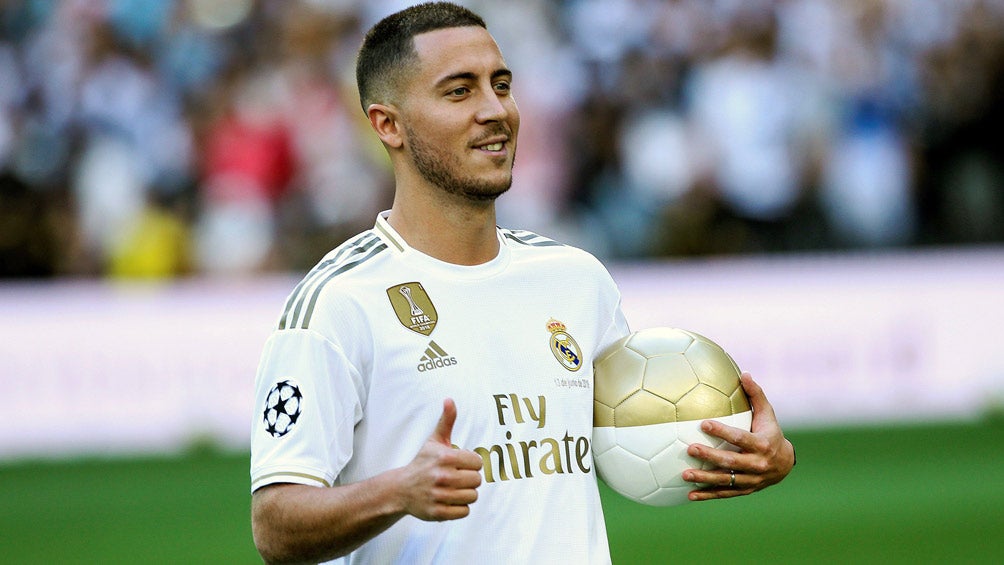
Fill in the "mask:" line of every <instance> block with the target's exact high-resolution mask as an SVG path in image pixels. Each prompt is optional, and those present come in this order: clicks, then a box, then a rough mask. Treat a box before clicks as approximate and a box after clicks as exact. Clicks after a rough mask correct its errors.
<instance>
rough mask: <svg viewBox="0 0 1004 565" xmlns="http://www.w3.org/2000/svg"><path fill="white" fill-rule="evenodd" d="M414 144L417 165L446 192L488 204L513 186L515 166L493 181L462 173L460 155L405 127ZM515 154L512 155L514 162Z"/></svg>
mask: <svg viewBox="0 0 1004 565" xmlns="http://www.w3.org/2000/svg"><path fill="white" fill-rule="evenodd" d="M405 130H406V133H407V135H408V140H409V141H410V145H411V158H412V162H414V163H415V169H416V170H418V172H419V174H420V175H422V178H424V179H425V180H426V181H428V182H429V183H431V184H433V185H435V186H438V187H439V188H441V189H443V191H444V192H446V193H447V194H451V195H454V196H460V197H462V198H464V199H466V200H469V201H471V202H475V203H483V204H488V203H491V202H494V201H495V200H496V199H497V198H498V197H499V196H502V195H503V194H505V193H506V191H508V190H509V188H510V187H511V186H512V168H511V166H510V169H509V175H508V176H507V177H506V178H505V179H504V180H499V181H491V180H488V179H485V178H477V177H472V176H469V177H462V176H460V175H459V174H457V169H459V168H460V164H459V163H458V162H457V161H458V160H457V158H456V157H455V156H453V155H449V154H447V153H446V152H445V151H440V150H438V149H436V148H434V147H433V146H432V145H430V144H426V143H425V141H424V140H423V139H422V138H421V136H418V135H416V134H415V132H414V131H412V130H411V128H408V127H405ZM515 161H516V158H515V155H514V156H513V163H515Z"/></svg>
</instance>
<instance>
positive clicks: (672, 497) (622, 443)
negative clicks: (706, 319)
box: [593, 327, 753, 506]
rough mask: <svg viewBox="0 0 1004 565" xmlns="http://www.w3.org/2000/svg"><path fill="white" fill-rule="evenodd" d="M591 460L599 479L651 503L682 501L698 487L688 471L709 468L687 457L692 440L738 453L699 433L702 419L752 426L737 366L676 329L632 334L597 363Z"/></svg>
mask: <svg viewBox="0 0 1004 565" xmlns="http://www.w3.org/2000/svg"><path fill="white" fill-rule="evenodd" d="M593 368H594V375H595V387H594V397H593V398H594V403H593V459H594V461H595V464H596V470H597V472H598V473H599V476H600V478H601V479H603V481H604V482H605V483H606V484H607V485H608V486H610V488H612V489H613V490H615V491H616V492H618V493H620V494H621V495H623V496H625V497H627V498H629V499H631V500H635V501H637V502H641V503H643V504H648V505H650V506H675V505H678V504H683V503H685V502H687V500H688V499H687V494H688V493H689V492H690V491H692V490H694V489H695V488H698V487H697V486H695V485H694V484H693V483H688V482H686V481H684V480H683V477H682V473H683V471H684V470H685V469H702V468H703V469H710V468H712V467H713V466H712V465H710V464H708V463H705V462H703V461H701V460H699V459H696V458H693V457H691V456H689V455H687V447H688V446H689V445H690V444H692V443H702V444H705V445H709V446H711V447H715V448H723V449H733V450H738V448H736V447H735V446H733V445H732V444H730V443H727V442H725V441H724V440H722V439H720V438H717V437H714V436H711V435H708V434H706V433H704V432H703V431H701V429H700V425H701V422H703V421H704V420H718V421H720V422H723V423H725V424H728V425H730V426H734V427H737V428H743V429H747V430H748V429H750V425H751V424H752V420H753V412H752V410H751V409H750V404H749V399H748V398H747V397H746V393H745V391H744V390H743V388H742V384H741V383H740V381H739V375H740V372H739V367H738V366H737V365H736V363H735V361H733V360H732V357H730V356H729V354H728V353H726V352H725V350H724V349H722V348H721V347H720V346H719V345H718V344H716V343H715V342H713V341H711V340H710V339H708V338H706V337H704V336H701V335H699V334H696V333H694V332H690V331H686V330H681V329H676V328H664V327H659V328H649V329H644V330H639V331H636V332H634V333H632V334H630V335H628V336H625V337H624V338H622V339H620V340H619V341H617V342H616V343H614V344H612V345H611V346H610V347H609V348H607V349H606V350H605V351H603V353H602V354H601V355H600V357H599V358H598V359H597V360H596V362H595V364H594V366H593Z"/></svg>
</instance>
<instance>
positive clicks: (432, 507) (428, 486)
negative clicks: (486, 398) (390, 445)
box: [402, 398, 483, 521]
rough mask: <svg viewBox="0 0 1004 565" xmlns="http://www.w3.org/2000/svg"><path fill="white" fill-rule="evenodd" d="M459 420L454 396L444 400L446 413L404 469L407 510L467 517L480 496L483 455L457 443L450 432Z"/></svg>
mask: <svg viewBox="0 0 1004 565" xmlns="http://www.w3.org/2000/svg"><path fill="white" fill-rule="evenodd" d="M456 420H457V405H456V403H454V402H453V399H451V398H447V399H446V400H444V401H443V414H442V415H441V416H440V418H439V422H438V423H437V424H436V429H435V430H433V432H432V435H430V436H429V439H427V440H426V442H425V444H424V445H423V446H422V449H421V450H419V452H418V455H416V456H415V459H413V460H412V462H411V463H409V464H408V465H407V466H406V467H404V469H403V471H404V472H405V476H406V477H407V478H406V479H405V481H404V482H403V484H402V487H403V493H404V496H405V501H406V502H405V511H406V512H407V513H408V514H411V515H413V516H416V517H418V518H420V519H422V520H429V521H443V520H456V519H458V518H464V517H466V516H467V515H468V514H470V505H471V504H473V503H474V501H476V500H477V499H478V491H477V488H478V487H479V486H480V485H481V466H482V465H483V460H482V459H481V456H480V455H478V454H477V453H474V452H473V451H468V450H465V449H458V448H456V447H454V446H453V444H452V442H451V441H450V436H451V435H452V434H453V424H454V422H456Z"/></svg>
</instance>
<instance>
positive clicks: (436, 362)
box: [417, 341, 457, 373]
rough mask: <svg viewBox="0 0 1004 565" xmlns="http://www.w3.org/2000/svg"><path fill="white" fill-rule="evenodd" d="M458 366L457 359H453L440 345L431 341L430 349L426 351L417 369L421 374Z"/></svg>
mask: <svg viewBox="0 0 1004 565" xmlns="http://www.w3.org/2000/svg"><path fill="white" fill-rule="evenodd" d="M456 364H457V358H456V357H451V356H450V354H449V353H447V352H446V351H444V350H443V348H442V347H440V346H439V344H438V343H436V342H435V341H430V342H429V347H427V348H426V349H425V355H423V356H422V358H421V359H419V360H418V367H417V368H418V372H419V373H424V372H425V371H434V370H436V369H441V368H443V367H449V366H450V365H456Z"/></svg>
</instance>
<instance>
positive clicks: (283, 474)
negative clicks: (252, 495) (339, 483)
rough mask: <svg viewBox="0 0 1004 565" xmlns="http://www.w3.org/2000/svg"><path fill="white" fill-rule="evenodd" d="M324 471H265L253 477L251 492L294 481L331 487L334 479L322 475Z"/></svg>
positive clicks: (299, 483) (300, 483) (295, 482)
mask: <svg viewBox="0 0 1004 565" xmlns="http://www.w3.org/2000/svg"><path fill="white" fill-rule="evenodd" d="M321 475H322V473H316V472H311V471H307V472H303V471H294V470H289V469H284V470H281V471H273V472H263V473H259V474H257V475H253V476H252V477H251V492H254V491H256V490H258V489H260V488H261V487H264V486H267V485H272V484H276V483H294V484H298V485H307V486H315V487H330V486H331V485H332V480H331V479H328V478H325V477H323V476H321Z"/></svg>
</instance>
